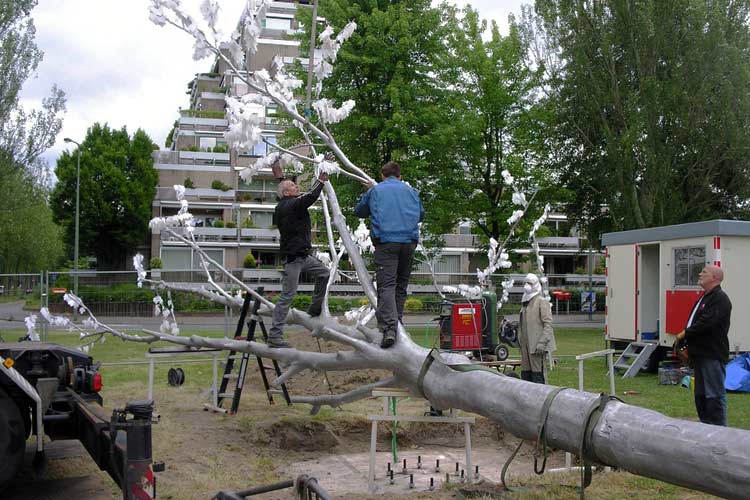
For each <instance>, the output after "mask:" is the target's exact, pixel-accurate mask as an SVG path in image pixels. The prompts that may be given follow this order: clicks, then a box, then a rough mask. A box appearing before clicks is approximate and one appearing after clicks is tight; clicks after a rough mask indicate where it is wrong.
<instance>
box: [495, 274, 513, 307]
mask: <svg viewBox="0 0 750 500" xmlns="http://www.w3.org/2000/svg"><path fill="white" fill-rule="evenodd" d="M513 284H514V281H513V280H512V279H511V278H508V279H507V280H504V281H503V282H502V284H501V285H502V287H503V292H502V295H500V298H499V299H498V301H497V310H498V311H499V310H500V309H501V308H502V307H503V304H505V303H506V302H508V298H509V297H510V289H511V288H513Z"/></svg>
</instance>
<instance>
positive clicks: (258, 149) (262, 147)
mask: <svg viewBox="0 0 750 500" xmlns="http://www.w3.org/2000/svg"><path fill="white" fill-rule="evenodd" d="M266 140H267V141H268V142H270V143H271V144H276V136H275V135H269V136H266ZM273 151H274V149H273V148H269V147H268V145H267V144H266V143H265V142H259V143H258V144H256V145H255V146H254V147H253V152H252V156H266V155H267V154H268V153H272V152H273Z"/></svg>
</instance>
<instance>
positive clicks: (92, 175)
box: [51, 123, 158, 269]
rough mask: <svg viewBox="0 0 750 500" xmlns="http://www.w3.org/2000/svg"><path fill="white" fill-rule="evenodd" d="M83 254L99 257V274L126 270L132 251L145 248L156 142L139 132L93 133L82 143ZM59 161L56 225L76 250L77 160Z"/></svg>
mask: <svg viewBox="0 0 750 500" xmlns="http://www.w3.org/2000/svg"><path fill="white" fill-rule="evenodd" d="M81 146H82V148H81V149H80V154H81V187H80V250H79V251H80V253H81V254H83V255H95V256H96V258H97V265H98V268H99V269H124V268H125V265H126V260H127V257H128V256H129V255H130V254H131V252H132V251H133V248H135V247H137V246H138V245H141V244H144V243H145V242H146V238H147V235H148V221H149V219H150V217H151V201H152V200H153V198H154V195H155V194H156V185H157V183H158V174H157V172H156V170H155V169H154V166H153V159H152V157H151V152H152V150H153V149H152V148H153V142H152V141H151V139H150V138H149V137H148V135H146V133H145V132H144V131H143V130H141V129H138V131H136V132H135V134H133V137H132V138H131V137H130V136H129V135H128V132H127V130H126V128H125V127H123V128H122V129H120V130H113V129H110V128H109V127H108V126H107V125H106V124H105V125H103V126H102V125H100V124H98V123H96V124H94V125H93V126H92V127H91V128H89V130H88V132H87V134H86V138H85V139H84V140H83V143H82V144H81ZM78 153H79V151H78V150H77V151H76V152H74V153H73V154H69V153H68V152H64V153H63V154H62V155H61V156H60V158H58V160H57V168H56V169H55V174H56V175H57V177H58V179H59V182H58V183H57V185H56V186H55V189H54V191H53V192H52V199H51V204H52V210H53V212H54V215H55V220H56V221H57V222H58V223H60V224H61V225H63V226H64V227H65V240H66V242H67V243H68V246H69V248H72V245H73V241H74V233H75V190H76V161H77V158H76V155H77V154H78Z"/></svg>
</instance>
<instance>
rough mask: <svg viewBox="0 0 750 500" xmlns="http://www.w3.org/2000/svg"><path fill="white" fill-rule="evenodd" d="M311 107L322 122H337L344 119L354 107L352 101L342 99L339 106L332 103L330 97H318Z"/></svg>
mask: <svg viewBox="0 0 750 500" xmlns="http://www.w3.org/2000/svg"><path fill="white" fill-rule="evenodd" d="M313 108H315V111H317V112H318V116H319V117H320V119H321V120H322V121H323V122H324V123H338V122H340V121H342V120H344V119H345V118H346V117H347V116H349V114H350V113H351V112H352V110H353V109H354V101H353V100H351V99H349V100H348V101H344V103H343V104H342V105H341V107H340V108H337V107H335V106H334V105H333V102H332V101H331V100H330V99H319V100H317V101H315V102H314V103H313Z"/></svg>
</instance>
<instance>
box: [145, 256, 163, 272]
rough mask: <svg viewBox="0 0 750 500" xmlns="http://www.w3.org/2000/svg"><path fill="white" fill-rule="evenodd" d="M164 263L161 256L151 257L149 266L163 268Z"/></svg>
mask: <svg viewBox="0 0 750 500" xmlns="http://www.w3.org/2000/svg"><path fill="white" fill-rule="evenodd" d="M163 265H164V263H163V262H162V261H161V259H160V258H159V257H151V260H150V261H148V267H150V268H151V269H161V267H162V266H163Z"/></svg>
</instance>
